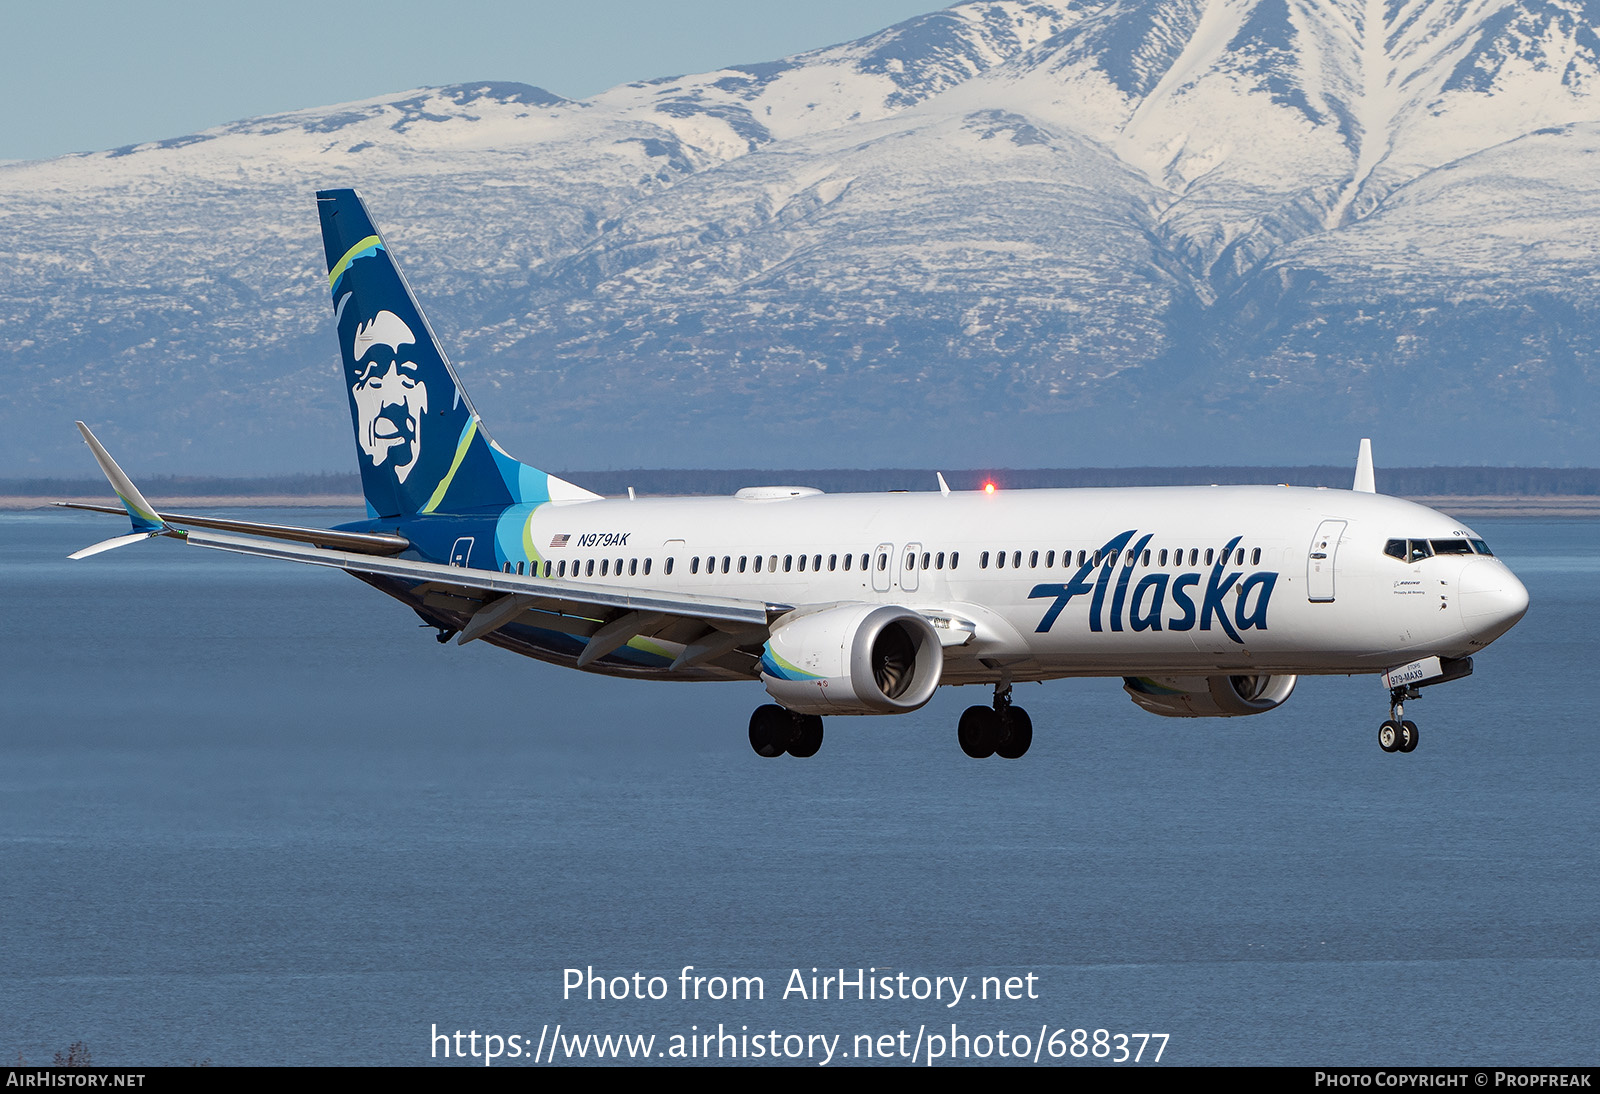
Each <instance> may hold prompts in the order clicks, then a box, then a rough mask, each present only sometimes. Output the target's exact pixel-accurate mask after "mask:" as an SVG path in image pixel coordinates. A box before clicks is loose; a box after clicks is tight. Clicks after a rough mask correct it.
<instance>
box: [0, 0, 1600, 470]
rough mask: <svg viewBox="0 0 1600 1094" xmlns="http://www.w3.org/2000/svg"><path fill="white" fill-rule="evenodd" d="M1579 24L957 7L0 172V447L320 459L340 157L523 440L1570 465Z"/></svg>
mask: <svg viewBox="0 0 1600 1094" xmlns="http://www.w3.org/2000/svg"><path fill="white" fill-rule="evenodd" d="M1393 10H1399V11H1400V13H1401V18H1399V19H1393V18H1389V17H1388V16H1387V15H1386V13H1389V12H1391V11H1393ZM1597 26H1600V2H1597V0H1528V2H1525V3H1509V2H1506V0H1423V2H1419V3H1415V4H1411V5H1407V6H1406V7H1404V8H1403V9H1392V8H1391V6H1390V5H1387V4H1383V3H1367V2H1364V0H1341V2H1337V3H1328V4H1317V5H1312V4H1300V3H1292V2H1289V0H1160V2H1150V3H1135V2H1130V0H1031V2H1024V0H978V2H973V3H965V4H958V5H955V6H954V7H952V8H947V9H943V10H941V11H938V12H931V13H929V14H927V15H924V16H920V17H917V18H915V19H912V20H908V21H906V22H904V23H901V24H898V25H897V26H895V27H890V28H886V29H885V30H884V31H881V32H879V33H877V34H875V35H869V36H866V37H865V38H862V39H858V40H856V41H855V42H850V43H843V44H841V45H839V46H833V47H826V48H824V49H820V50H813V51H809V52H807V53H803V54H797V55H795V56H794V57H790V58H783V59H780V60H777V61H773V62H766V63H752V64H748V65H740V66H734V67H732V68H729V69H723V70H718V71H716V72H711V73H700V74H688V75H685V76H678V77H670V78H663V79H659V80H651V81H639V82H635V83H630V84H624V85H620V86H619V87H617V88H612V89H610V90H609V91H606V92H603V93H601V94H600V95H597V96H594V97H592V98H590V99H587V100H582V101H575V100H569V99H565V98H562V97H561V96H559V95H557V94H555V93H553V92H548V91H545V90H543V89H541V88H538V87H535V86H534V85H531V84H514V83H506V82H500V83H496V82H492V81H485V82H475V83H468V84H458V85H452V86H450V87H445V88H435V89H410V90H407V91H404V92H399V93H395V94H392V95H382V96H374V97H373V98H370V99H367V100H362V101H359V102H356V103H347V104H336V105H334V106H330V107H325V108H315V109H311V110H303V111H293V112H287V113H279V114H274V115H268V116H263V117H261V118H254V119H245V120H243V121H240V122H235V123H230V124H229V125H226V126H219V127H215V128H214V129H211V130H207V131H205V132H204V133H201V134H193V135H189V136H185V137H177V138H172V139H170V140H166V141H158V142H147V143H144V144H139V145H132V146H126V147H124V148H120V149H115V150H112V151H109V152H103V153H81V154H75V155H73V156H66V157H60V158H58V159H55V160H48V161H38V162H34V163H25V164H12V165H0V209H4V210H5V214H6V220H7V223H8V225H9V226H10V227H11V229H12V230H11V232H10V233H9V236H8V238H7V239H5V240H3V241H0V330H4V331H6V332H8V335H9V337H8V338H7V339H6V342H5V350H4V352H5V354H6V358H5V360H6V367H7V369H8V373H7V374H8V375H10V376H12V377H13V382H14V391H15V392H16V393H17V394H16V396H15V398H14V399H13V400H12V401H11V402H10V404H9V406H8V407H6V408H5V409H3V410H0V433H3V435H4V436H5V437H6V438H7V440H6V441H5V442H3V444H4V447H0V451H3V452H5V458H4V466H6V467H7V468H8V469H10V470H12V471H13V472H22V471H27V472H28V473H30V474H31V473H32V471H33V470H34V469H42V470H48V471H60V470H66V469H71V468H73V467H74V466H75V465H76V463H77V462H78V460H79V455H78V453H77V451H76V447H75V446H74V445H73V443H72V441H73V439H74V438H73V437H72V436H70V435H69V434H70V428H69V429H66V430H62V429H60V428H59V422H58V421H57V419H59V420H61V421H66V422H67V423H68V424H69V426H70V420H71V417H73V416H77V417H87V418H88V419H90V420H91V421H94V422H96V423H98V424H100V425H104V426H106V427H107V431H106V432H107V434H108V438H107V439H108V442H109V443H113V444H114V446H116V447H117V448H118V450H119V453H120V452H126V453H128V459H129V461H130V462H131V463H132V464H133V465H135V466H138V465H141V464H142V465H146V466H150V467H153V468H157V469H159V470H162V471H168V472H179V471H183V470H186V469H187V470H195V467H194V466H193V463H192V461H196V460H199V461H203V462H204V463H205V465H206V466H207V468H208V469H209V468H215V469H216V470H218V471H230V472H255V471H259V470H261V469H262V468H265V467H270V466H284V467H291V468H294V469H304V470H317V469H321V468H323V467H327V466H338V465H339V462H340V461H341V460H343V459H347V458H348V456H347V451H348V447H349V442H348V440H347V439H346V438H347V436H348V434H347V432H345V431H346V430H347V429H348V425H347V423H346V422H345V420H344V418H345V415H344V402H345V400H344V398H343V397H342V395H341V393H340V391H339V388H338V382H337V374H336V370H335V368H334V366H333V360H334V348H335V347H334V345H333V339H332V335H331V332H330V329H329V325H328V323H327V314H328V313H327V310H326V309H327V303H326V300H325V297H324V295H323V293H324V292H325V288H322V289H319V287H318V286H319V282H321V281H322V279H321V278H320V271H319V270H318V269H317V264H318V259H319V257H320V255H319V248H318V247H317V245H316V241H315V227H314V220H313V218H312V217H311V213H310V208H311V201H310V192H311V190H312V189H314V188H317V187H320V186H328V185H357V186H360V187H361V188H362V189H363V190H364V191H365V192H366V193H367V196H368V198H369V201H370V202H371V203H372V206H373V210H374V213H375V215H376V217H377V219H378V222H379V223H380V224H382V225H384V226H385V232H386V236H387V238H388V239H389V241H390V243H391V245H392V246H393V247H394V249H395V251H396V253H397V254H398V255H399V257H400V260H401V261H402V263H403V264H404V265H405V267H406V269H407V270H408V273H409V274H410V276H411V278H412V281H413V284H414V286H415V287H416V289H417V292H418V295H419V297H420V298H421V299H422V301H423V304H424V307H425V308H427V310H428V312H429V315H430V318H431V319H432V320H433V322H434V325H435V327H436V328H437V329H438V331H439V333H440V335H441V337H442V339H443V340H444V341H445V344H446V346H447V348H449V349H450V350H451V351H452V353H453V355H454V357H455V359H456V361H457V364H458V367H459V368H460V369H461V371H462V373H463V378H464V380H465V381H466V382H467V384H468V386H469V387H470V388H471V389H472V390H473V391H474V393H475V394H476V395H477V399H478V402H479V404H480V406H482V407H483V409H484V412H485V414H487V415H488V418H489V424H490V426H491V427H492V428H494V430H495V432H496V435H497V436H499V437H500V438H501V440H502V442H503V443H506V444H507V446H508V447H510V448H512V449H513V450H515V451H518V452H521V453H523V454H525V455H527V456H528V457H529V458H531V459H534V460H535V461H536V462H542V463H548V464H550V465H551V466H561V463H560V462H559V461H560V460H562V459H566V460H568V462H575V463H578V464H585V463H592V462H593V458H592V456H591V458H590V459H583V458H582V457H583V455H584V453H586V452H587V453H599V452H605V453H607V454H608V455H610V454H612V453H614V454H615V458H616V459H617V460H619V461H621V462H660V461H661V459H662V457H663V454H664V453H671V454H672V455H673V457H674V459H673V462H698V463H707V464H714V463H732V464H751V463H759V462H762V461H766V462H772V463H778V464H784V465H788V466H794V465H797V464H817V465H829V464H833V465H840V464H859V463H863V462H876V463H897V464H903V463H905V462H907V461H908V460H912V459H916V460H917V461H918V462H928V463H937V462H942V461H943V460H944V458H945V457H946V455H947V454H953V455H954V458H955V460H956V462H960V463H965V464H967V465H969V466H971V465H974V464H977V463H979V462H992V463H1013V464H1039V463H1067V462H1077V461H1083V462H1090V461H1093V462H1102V461H1104V460H1106V459H1107V457H1108V456H1109V457H1114V458H1115V460H1116V461H1117V462H1133V463H1148V462H1151V461H1152V460H1156V461H1158V462H1171V463H1179V462H1190V461H1192V460H1193V459H1194V458H1195V457H1197V456H1199V457H1201V458H1203V459H1209V458H1210V457H1211V455H1212V453H1213V452H1216V453H1217V454H1218V455H1220V456H1221V457H1222V458H1224V459H1225V460H1227V461H1229V462H1241V463H1244V462H1259V461H1270V462H1292V461H1293V460H1295V459H1297V458H1301V457H1303V458H1304V459H1306V460H1308V461H1312V462H1315V461H1319V460H1322V459H1331V458H1335V457H1337V456H1339V455H1340V454H1342V453H1343V451H1344V450H1345V449H1346V448H1348V447H1349V439H1350V438H1351V437H1353V436H1358V435H1369V434H1370V435H1374V436H1376V437H1377V438H1378V439H1379V443H1380V446H1381V449H1382V450H1384V451H1386V452H1390V453H1392V454H1393V456H1394V458H1396V459H1399V460H1411V461H1418V462H1420V461H1424V460H1435V459H1444V460H1452V459H1471V460H1473V461H1474V462H1476V461H1479V460H1481V459H1482V458H1483V457H1485V456H1488V457H1489V458H1492V459H1495V460H1503V461H1505V462H1525V463H1540V462H1546V463H1548V462H1576V463H1582V462H1585V461H1588V462H1591V463H1592V462H1596V461H1597V460H1600V444H1597V442H1596V439H1595V438H1594V437H1593V435H1592V433H1593V431H1592V430H1591V429H1589V428H1588V422H1589V421H1591V420H1592V419H1593V417H1594V415H1595V412H1596V411H1600V390H1597V388H1596V377H1597V375H1600V369H1597V368H1596V365H1597V363H1600V338H1597V335H1596V331H1597V328H1596V326H1595V323H1594V319H1595V317H1596V305H1597V302H1600V260H1597V259H1596V257H1595V256H1596V253H1597V252H1596V245H1597V244H1600V215H1597V214H1596V212H1595V211H1594V210H1595V208H1596V202H1595V198H1596V196H1597V195H1596V190H1597V189H1600V172H1596V171H1595V170H1594V169H1593V166H1592V164H1593V163H1595V162H1600V161H1596V160H1595V159H1594V158H1593V157H1595V156H1596V155H1597V154H1600V108H1597V100H1596V98H1595V89H1596V88H1597V87H1600V38H1597V37H1596V33H1595V28H1596V27H1597ZM1370 27H1377V28H1378V29H1379V30H1380V31H1381V32H1382V33H1381V34H1378V35H1374V34H1372V33H1369V32H1368V30H1369V28H1370ZM752 424H754V425H755V427H756V428H754V429H752V428H751V425H752ZM58 434H59V436H58ZM566 453H571V454H572V455H571V456H567V455H565V454H566ZM285 461H288V462H285ZM294 461H304V462H301V463H295V462H294Z"/></svg>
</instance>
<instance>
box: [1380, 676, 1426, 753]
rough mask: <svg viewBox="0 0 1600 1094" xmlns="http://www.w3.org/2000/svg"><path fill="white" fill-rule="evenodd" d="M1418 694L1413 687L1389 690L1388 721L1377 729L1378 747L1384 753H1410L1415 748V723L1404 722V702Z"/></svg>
mask: <svg viewBox="0 0 1600 1094" xmlns="http://www.w3.org/2000/svg"><path fill="white" fill-rule="evenodd" d="M1418 694H1419V693H1418V691H1417V689H1416V688H1413V687H1400V688H1390V689H1389V720H1388V721H1386V722H1384V723H1383V725H1381V726H1379V727H1378V747H1379V748H1381V749H1383V750H1384V751H1385V752H1411V751H1412V750H1414V749H1415V748H1416V747H1417V723H1415V722H1410V721H1407V720H1406V708H1405V701H1406V700H1407V699H1415V698H1417V696H1418Z"/></svg>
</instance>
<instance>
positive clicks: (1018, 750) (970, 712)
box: [956, 680, 1033, 760]
mask: <svg viewBox="0 0 1600 1094" xmlns="http://www.w3.org/2000/svg"><path fill="white" fill-rule="evenodd" d="M956 739H957V740H959V741H960V742H961V751H963V752H965V753H966V754H967V755H968V756H971V757H972V758H973V759H974V760H982V759H985V758H987V757H989V756H999V757H1001V758H1002V759H1006V760H1016V759H1020V758H1021V757H1022V756H1023V754H1024V753H1026V752H1027V751H1028V746H1029V745H1031V744H1033V719H1032V718H1030V717H1028V712H1027V711H1025V710H1023V709H1022V708H1021V707H1014V706H1012V705H1011V682H1010V681H1009V680H1005V681H1002V682H1000V683H998V684H996V685H995V686H994V706H992V707H968V708H967V709H966V710H965V711H963V712H962V714H961V722H960V724H959V725H958V726H957V727H956Z"/></svg>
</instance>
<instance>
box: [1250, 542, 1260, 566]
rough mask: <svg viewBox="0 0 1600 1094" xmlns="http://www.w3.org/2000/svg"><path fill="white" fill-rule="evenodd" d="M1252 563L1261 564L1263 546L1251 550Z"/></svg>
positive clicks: (1253, 564)
mask: <svg viewBox="0 0 1600 1094" xmlns="http://www.w3.org/2000/svg"><path fill="white" fill-rule="evenodd" d="M1250 565H1252V566H1259V565H1261V548H1259V547H1257V548H1256V549H1255V550H1254V551H1251V552H1250Z"/></svg>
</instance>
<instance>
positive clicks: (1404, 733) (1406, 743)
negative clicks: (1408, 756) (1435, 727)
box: [1396, 721, 1417, 752]
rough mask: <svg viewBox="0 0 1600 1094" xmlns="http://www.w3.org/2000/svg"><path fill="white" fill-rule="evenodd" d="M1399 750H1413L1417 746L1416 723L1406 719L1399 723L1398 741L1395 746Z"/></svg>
mask: <svg viewBox="0 0 1600 1094" xmlns="http://www.w3.org/2000/svg"><path fill="white" fill-rule="evenodd" d="M1396 747H1397V748H1399V749H1400V751H1401V752H1415V751H1416V748H1417V723H1415V722H1411V721H1406V722H1401V723H1400V743H1399V744H1398V745H1397V746H1396Z"/></svg>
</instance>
